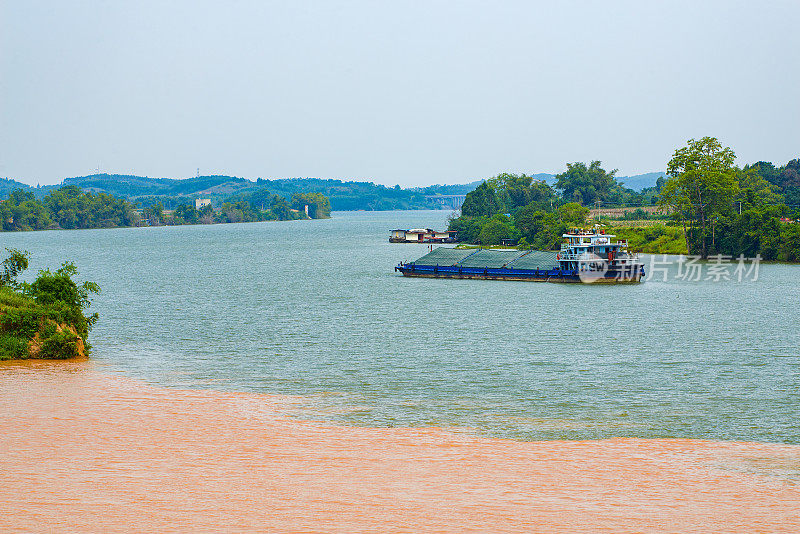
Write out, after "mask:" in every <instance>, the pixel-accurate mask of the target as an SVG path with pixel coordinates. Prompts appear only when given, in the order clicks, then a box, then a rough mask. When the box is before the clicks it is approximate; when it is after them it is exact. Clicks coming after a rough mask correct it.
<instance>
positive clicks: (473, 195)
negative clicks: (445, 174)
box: [461, 182, 503, 217]
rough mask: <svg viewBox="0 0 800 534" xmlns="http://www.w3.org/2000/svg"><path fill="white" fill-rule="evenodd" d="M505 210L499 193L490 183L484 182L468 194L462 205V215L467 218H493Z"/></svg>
mask: <svg viewBox="0 0 800 534" xmlns="http://www.w3.org/2000/svg"><path fill="white" fill-rule="evenodd" d="M502 209H503V206H502V203H501V202H500V199H499V198H498V197H497V191H495V188H494V186H493V185H491V184H490V183H489V182H483V183H482V184H481V185H479V186H478V187H477V188H475V190H474V191H470V192H469V193H467V197H466V198H465V199H464V203H463V204H462V205H461V214H462V215H465V216H467V217H491V216H492V215H494V214H495V213H500V211H501V210H502Z"/></svg>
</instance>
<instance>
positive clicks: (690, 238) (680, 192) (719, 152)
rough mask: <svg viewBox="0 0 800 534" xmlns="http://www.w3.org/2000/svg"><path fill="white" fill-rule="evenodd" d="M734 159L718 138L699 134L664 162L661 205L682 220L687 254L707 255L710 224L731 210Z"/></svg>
mask: <svg viewBox="0 0 800 534" xmlns="http://www.w3.org/2000/svg"><path fill="white" fill-rule="evenodd" d="M735 159H736V155H735V154H734V152H733V150H731V149H730V148H728V147H723V146H722V144H721V143H720V142H719V140H717V139H716V138H714V137H703V138H702V139H699V140H695V139H690V140H689V141H688V143H687V145H686V146H685V147H683V148H679V149H678V150H676V151H675V154H674V155H673V156H672V159H671V160H670V161H669V163H668V164H667V175H668V176H669V179H668V180H667V183H666V184H664V187H663V189H662V191H661V204H662V205H665V206H668V207H669V208H671V209H672V211H673V213H675V214H676V215H677V216H679V217H680V218H681V220H682V221H683V227H684V235H685V236H686V246H687V248H688V249H689V253H690V254H698V253H699V254H700V256H701V257H703V258H707V257H708V241H709V239H710V238H712V235H711V233H712V229H713V227H714V224H715V222H716V221H717V220H718V219H719V217H720V216H721V215H725V214H726V213H729V212H730V211H731V209H732V205H733V200H734V198H735V197H736V195H737V194H738V192H739V185H738V183H737V180H736V168H735V167H734V166H733V162H734V160H735ZM687 222H688V224H689V228H688V230H687V227H686V224H687Z"/></svg>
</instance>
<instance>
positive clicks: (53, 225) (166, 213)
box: [0, 185, 331, 232]
mask: <svg viewBox="0 0 800 534" xmlns="http://www.w3.org/2000/svg"><path fill="white" fill-rule="evenodd" d="M184 200H185V199H184ZM306 206H307V207H308V208H307V209H308V214H306ZM330 212H331V208H330V201H329V200H328V199H327V198H326V197H325V196H324V195H321V194H318V193H307V194H295V195H292V197H291V199H286V198H284V197H282V196H280V195H272V194H268V193H267V194H265V195H261V196H259V197H257V198H255V197H253V198H249V199H247V200H238V201H229V202H223V203H222V204H221V205H220V206H217V207H216V208H214V207H212V206H211V205H208V206H204V207H203V208H202V209H200V210H197V209H195V207H194V205H192V204H180V205H178V206H177V207H176V208H175V209H174V210H165V209H164V207H163V205H161V204H160V203H156V204H155V205H153V206H150V207H147V208H144V209H142V210H138V209H137V208H136V206H135V205H134V204H132V203H131V202H129V201H127V200H124V199H120V198H116V197H114V196H112V195H108V194H106V193H98V194H93V193H89V192H85V191H83V190H81V189H80V188H79V187H78V186H75V185H68V186H64V187H61V188H60V189H55V190H52V191H50V193H48V194H47V195H46V196H45V197H44V198H42V199H41V200H39V199H37V198H36V197H35V196H34V194H33V193H32V192H30V191H25V190H23V189H15V190H14V191H12V192H11V193H9V195H8V198H7V199H6V200H3V201H0V222H1V224H0V227H1V228H2V230H3V231H7V232H9V231H20V230H48V229H88V228H119V227H130V226H159V225H180V224H214V223H233V222H255V221H271V220H276V221H285V220H292V219H305V218H311V219H322V218H327V217H330Z"/></svg>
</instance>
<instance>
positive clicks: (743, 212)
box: [449, 137, 800, 261]
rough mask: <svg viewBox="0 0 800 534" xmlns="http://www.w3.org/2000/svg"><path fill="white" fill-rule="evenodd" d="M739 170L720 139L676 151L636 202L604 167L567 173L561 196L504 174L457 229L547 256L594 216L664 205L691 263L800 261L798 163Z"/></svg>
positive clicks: (462, 235) (467, 204) (479, 195)
mask: <svg viewBox="0 0 800 534" xmlns="http://www.w3.org/2000/svg"><path fill="white" fill-rule="evenodd" d="M734 162H735V154H734V152H733V150H732V149H730V148H727V147H723V146H722V145H721V143H720V142H719V141H718V140H717V139H715V138H712V137H704V138H702V139H700V140H694V139H691V140H689V141H688V143H687V145H686V146H685V147H682V148H679V149H678V150H676V151H675V153H674V155H673V157H672V159H671V160H670V162H669V164H668V167H667V176H666V177H665V178H659V179H658V181H657V183H656V185H655V187H652V188H647V189H644V190H642V191H641V192H638V193H637V192H636V191H633V190H630V189H627V188H625V187H624V184H622V183H621V182H619V181H618V180H617V179H616V177H615V174H616V170H611V171H606V170H605V169H604V168H603V166H602V163H601V162H600V161H592V162H590V163H588V164H586V163H582V162H576V163H569V164H567V168H566V170H565V171H564V172H562V173H560V174H558V175H556V177H555V178H556V180H555V184H554V185H553V186H550V185H548V184H547V183H546V182H544V181H541V180H535V179H533V177H531V176H528V175H525V174H510V173H503V174H500V175H498V176H495V177H493V178H490V179H488V180H486V181H485V182H483V183H482V184H481V185H480V186H478V187H477V188H476V189H475V190H474V191H473V192H471V193H469V194H467V197H466V200H465V201H464V204H463V206H462V208H461V215H460V216H459V217H456V218H452V219H451V220H450V222H449V229H450V230H454V231H457V232H458V235H459V239H460V240H461V241H466V242H470V243H476V244H480V245H498V244H501V243H503V242H509V241H510V242H518V244H519V246H520V247H523V248H537V249H546V250H549V249H555V248H558V245H559V243H560V242H561V234H563V233H564V231H565V230H566V229H567V228H569V227H571V226H582V225H585V224H586V217H587V216H588V214H589V209H588V207H591V206H594V205H597V204H598V203H602V204H603V205H609V204H613V205H619V206H647V205H660V206H662V207H663V208H664V209H665V210H666V211H667V212H668V213H670V218H671V224H673V225H676V226H678V227H680V228H681V229H682V231H683V235H684V240H685V243H686V248H687V250H688V251H689V253H690V254H693V255H698V256H702V257H703V258H707V257H708V256H709V255H716V254H722V255H728V256H738V255H740V254H744V255H745V256H747V257H755V256H756V255H757V254H760V255H761V256H762V258H763V259H766V260H779V261H800V223H798V222H796V221H797V220H798V219H800V209H798V208H800V159H794V160H791V161H790V162H788V163H787V164H786V165H784V166H782V167H776V166H774V165H773V164H772V163H768V162H763V161H762V162H758V163H755V164H751V165H746V166H744V167H741V168H740V167H737V166H736V165H735V164H734ZM639 215H642V216H643V212H642V214H639Z"/></svg>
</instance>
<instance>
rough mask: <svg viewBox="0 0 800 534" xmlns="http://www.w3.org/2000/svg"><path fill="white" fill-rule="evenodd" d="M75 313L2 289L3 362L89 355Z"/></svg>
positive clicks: (0, 332)
mask: <svg viewBox="0 0 800 534" xmlns="http://www.w3.org/2000/svg"><path fill="white" fill-rule="evenodd" d="M76 319H77V318H76V317H75V314H74V313H73V310H71V309H69V307H67V306H64V305H62V304H61V303H58V304H51V305H47V306H45V305H42V304H38V303H37V302H36V300H35V299H33V298H30V297H26V296H24V295H21V294H19V293H17V292H15V291H12V290H10V289H8V288H0V360H12V359H23V360H24V359H28V358H46V359H67V358H82V357H85V356H86V343H85V333H86V332H83V333H84V335H83V336H82V335H81V333H82V332H79V329H81V324H80V323H81V322H82V321H80V320H76Z"/></svg>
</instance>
